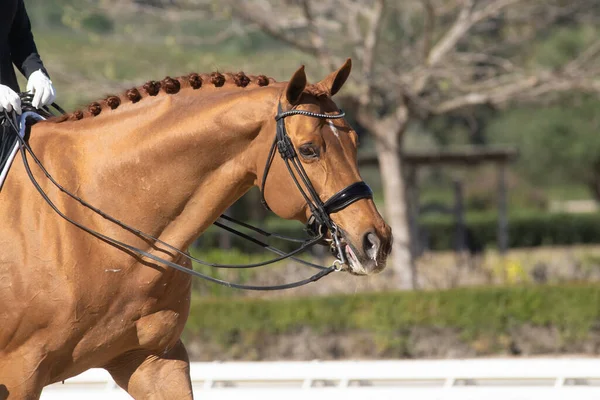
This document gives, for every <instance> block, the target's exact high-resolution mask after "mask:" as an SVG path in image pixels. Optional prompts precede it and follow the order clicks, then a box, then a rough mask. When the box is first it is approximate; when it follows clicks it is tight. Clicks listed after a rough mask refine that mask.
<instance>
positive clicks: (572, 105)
mask: <svg viewBox="0 0 600 400" xmlns="http://www.w3.org/2000/svg"><path fill="white" fill-rule="evenodd" d="M599 109H600V101H598V100H597V99H594V98H587V97H575V96H571V97H568V98H565V99H564V101H563V104H561V105H556V106H552V107H526V108H521V109H512V110H509V111H507V112H505V113H503V115H502V116H501V117H498V118H496V119H494V120H493V121H492V123H491V124H490V125H489V126H488V129H487V136H488V137H489V138H490V140H491V141H492V142H496V143H509V144H516V145H517V146H518V148H519V150H520V153H521V154H520V157H519V159H518V160H517V168H518V169H519V170H520V171H521V172H523V173H524V174H525V175H526V176H527V177H528V178H529V179H530V180H531V181H535V182H537V183H542V184H555V185H556V184H561V183H573V182H580V183H586V184H587V183H589V182H590V181H591V180H592V179H594V177H595V175H596V173H595V168H594V167H595V164H597V163H600V135H598V132H599V131H600V114H599V113H598V110H599Z"/></svg>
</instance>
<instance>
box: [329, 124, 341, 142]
mask: <svg viewBox="0 0 600 400" xmlns="http://www.w3.org/2000/svg"><path fill="white" fill-rule="evenodd" d="M327 123H328V124H329V127H330V128H331V130H332V131H333V134H334V135H335V137H336V138H338V139H339V138H340V134H339V132H338V130H337V128H336V127H335V125H334V124H333V121H332V120H329V121H327Z"/></svg>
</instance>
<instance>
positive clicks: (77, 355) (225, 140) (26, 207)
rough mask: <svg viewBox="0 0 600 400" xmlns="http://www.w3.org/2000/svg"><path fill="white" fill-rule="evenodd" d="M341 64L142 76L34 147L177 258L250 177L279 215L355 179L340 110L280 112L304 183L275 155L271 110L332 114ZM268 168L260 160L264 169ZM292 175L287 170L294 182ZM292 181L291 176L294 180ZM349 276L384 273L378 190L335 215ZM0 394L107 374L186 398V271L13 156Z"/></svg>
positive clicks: (64, 176)
mask: <svg viewBox="0 0 600 400" xmlns="http://www.w3.org/2000/svg"><path fill="white" fill-rule="evenodd" d="M350 68H351V64H350V60H348V61H347V62H346V63H345V64H344V65H343V66H342V67H341V68H340V69H338V70H337V71H335V72H333V73H331V74H330V75H329V76H327V77H326V78H325V79H323V80H322V81H320V82H318V83H316V84H307V80H306V75H305V72H304V68H300V69H298V71H296V73H294V75H293V76H292V78H291V79H290V81H289V82H281V83H278V82H275V81H274V80H273V79H270V78H267V77H265V76H263V75H261V76H246V75H245V74H243V73H238V74H220V73H212V74H190V75H188V76H184V77H179V78H176V79H174V78H168V77H167V78H165V79H164V80H162V81H160V82H155V81H150V82H147V83H146V84H145V85H143V86H142V87H138V88H133V89H130V90H128V91H127V92H125V93H124V94H122V95H120V96H109V97H108V98H106V99H104V100H102V101H98V102H94V103H92V104H90V106H89V107H87V108H86V109H85V110H80V111H76V112H74V113H71V114H67V115H65V116H63V117H57V118H52V119H49V120H47V121H43V122H40V123H37V124H35V125H34V126H33V127H32V128H31V132H30V138H29V144H30V146H31V148H32V149H33V151H34V152H35V154H36V155H37V156H38V158H39V159H40V161H41V162H42V164H43V165H44V166H45V167H46V168H47V170H48V171H50V172H51V173H52V175H53V176H54V178H55V179H56V180H57V181H58V182H60V183H61V184H62V185H63V186H64V187H66V188H68V189H69V190H70V191H71V192H73V193H74V194H76V195H77V196H79V197H81V198H83V199H87V200H88V201H90V202H91V203H93V205H94V206H95V207H98V208H99V209H101V210H102V211H104V212H106V213H107V214H109V215H112V216H114V217H116V218H118V219H120V220H121V221H123V222H125V223H127V224H129V225H131V226H134V227H136V228H138V229H140V230H141V231H144V232H147V233H148V234H150V235H152V236H154V237H157V238H159V239H161V240H162V241H164V242H167V243H170V244H171V245H173V246H175V247H176V248H178V249H181V250H182V251H185V250H186V249H187V248H188V246H189V245H190V244H191V243H192V242H193V241H194V240H195V239H196V238H197V237H198V236H199V235H200V234H201V233H202V232H203V231H204V230H205V229H206V228H207V227H208V226H209V225H211V224H212V223H213V222H214V221H215V220H216V219H217V218H218V217H219V215H220V214H221V213H222V212H223V211H224V210H226V209H227V208H228V207H229V206H230V205H231V204H233V203H234V202H235V201H236V200H237V199H238V198H239V197H240V196H242V195H243V194H244V193H245V192H247V191H248V190H249V189H250V188H251V187H252V186H254V185H257V186H260V187H263V185H262V181H263V176H264V175H265V173H267V175H266V179H265V180H264V187H263V195H264V197H265V200H266V203H267V204H268V205H269V207H270V208H271V209H272V210H273V212H275V213H276V214H277V215H279V216H280V217H283V218H286V219H296V220H300V221H303V222H306V221H307V220H308V219H309V218H311V216H313V213H314V210H311V207H309V206H308V205H307V199H306V198H305V197H304V196H303V195H302V193H301V191H300V190H299V189H302V190H303V191H305V192H306V191H311V190H312V191H313V192H314V193H315V195H316V196H318V197H319V201H321V202H322V203H326V202H327V200H328V199H330V198H331V197H332V196H334V195H336V194H337V193H338V192H340V191H343V190H345V188H348V187H353V184H356V183H357V182H361V178H360V175H359V172H358V168H357V160H356V151H357V135H356V133H355V132H354V131H353V130H352V128H351V127H350V126H349V125H348V124H347V123H346V122H345V120H344V119H343V118H337V119H326V118H311V117H309V116H307V115H303V114H300V113H296V114H293V113H292V114H291V115H289V116H287V117H286V118H285V122H284V128H285V130H286V131H287V135H288V137H289V139H290V140H291V145H292V147H293V149H295V151H296V152H297V157H298V161H299V163H300V164H301V166H302V169H303V170H304V171H305V174H306V178H307V179H308V182H309V186H311V188H309V187H307V184H306V182H305V181H303V180H299V183H297V182H296V181H295V180H294V179H293V176H292V175H293V174H297V173H298V172H297V171H292V170H288V168H287V167H286V164H285V162H284V161H285V160H284V159H283V158H282V157H278V156H276V157H273V159H272V162H271V163H268V162H267V159H268V157H269V150H270V148H271V146H272V144H273V140H274V137H275V135H276V130H277V124H278V122H277V121H276V120H275V118H274V117H275V116H276V115H278V114H280V111H281V112H284V113H285V112H286V111H291V110H297V111H303V112H306V113H307V114H310V113H312V114H315V115H317V114H319V115H322V114H331V115H334V114H337V113H338V107H337V106H336V105H335V103H334V102H333V101H332V96H333V95H334V94H336V93H337V92H338V91H339V90H340V88H341V87H342V85H343V84H344V82H345V81H346V79H347V77H348V75H349V74H350ZM269 165H270V167H268V170H267V167H266V166H269ZM32 173H33V177H34V178H35V179H36V180H37V181H38V182H39V183H40V189H41V190H43V191H45V192H46V193H47V195H48V197H49V198H50V199H51V200H52V202H53V203H54V204H55V205H56V207H57V208H58V209H60V210H61V211H62V212H63V213H64V214H65V215H67V216H68V217H69V218H71V219H72V220H75V221H78V222H79V223H81V224H83V225H85V226H86V227H89V228H91V229H94V230H95V231H98V232H102V234H104V235H107V236H109V237H111V238H115V239H118V240H120V241H122V242H125V243H128V244H130V245H132V246H136V247H137V248H140V249H144V250H145V251H146V252H148V253H150V254H155V255H159V256H161V257H162V258H165V259H167V260H169V261H170V262H173V263H178V264H181V265H185V266H187V267H188V268H189V267H191V265H190V263H189V261H187V260H186V259H185V258H184V257H182V256H181V255H180V254H179V253H176V252H174V251H172V249H169V248H166V247H165V246H162V245H161V244H160V243H157V242H152V241H150V240H148V239H147V238H146V237H143V236H140V235H139V234H136V233H135V232H133V231H131V230H127V229H123V228H122V227H121V226H119V225H116V224H114V223H111V221H109V220H107V219H105V218H103V217H102V216H101V215H98V214H97V213H95V212H93V211H92V210H90V209H88V208H86V207H83V206H82V205H81V204H80V203H78V202H77V201H75V200H73V198H71V197H69V196H66V195H65V194H64V193H62V192H61V191H60V190H59V189H57V188H56V187H55V186H54V185H52V184H51V182H49V181H48V180H47V179H46V178H45V176H44V175H43V172H42V171H41V170H40V168H38V167H36V166H35V165H34V166H32ZM290 174H292V175H290ZM296 178H298V177H297V176H296ZM330 211H331V215H330V222H331V223H332V224H334V225H335V227H336V231H337V232H338V233H339V236H340V237H341V241H342V243H341V244H340V248H341V249H342V251H343V254H344V255H345V256H346V257H347V259H348V270H349V272H351V273H354V274H357V275H368V274H372V273H376V272H379V271H381V270H382V269H383V268H384V267H385V261H386V258H387V256H388V253H389V252H390V249H391V231H390V228H389V227H388V226H387V225H386V224H385V222H384V221H383V219H382V218H381V216H380V214H379V213H378V211H377V209H376V208H375V205H374V203H373V201H372V199H370V198H368V197H365V198H360V199H359V200H356V199H355V201H353V202H351V204H345V205H344V207H339V208H336V209H335V210H330ZM0 221H2V223H1V224H0V306H1V308H0V399H5V398H10V399H37V398H39V396H40V393H41V391H42V389H43V387H44V386H46V385H49V384H51V383H54V382H59V381H61V380H64V379H67V378H69V377H72V376H74V375H77V374H79V373H81V372H83V371H85V370H87V369H89V368H105V369H106V370H108V371H109V372H110V374H111V375H112V376H113V378H114V379H115V381H116V382H117V383H118V384H119V385H120V386H121V387H123V388H124V389H125V390H126V391H127V392H128V393H129V394H131V395H132V396H133V397H134V398H136V399H158V398H161V399H189V398H192V389H191V384H190V378H189V361H188V357H187V353H186V350H185V348H184V346H183V344H182V342H181V340H180V335H181V332H182V330H183V327H184V325H185V322H186V320H187V317H188V313H189V307H190V296H191V278H190V277H189V275H186V274H184V273H182V272H181V271H177V270H175V269H172V268H169V267H166V266H164V265H161V264H160V263H157V262H155V261H153V260H152V259H149V258H148V257H143V256H140V255H138V254H135V253H132V252H129V251H127V250H124V249H123V248H121V247H119V246H116V245H114V243H112V242H108V241H106V240H102V239H101V238H99V237H97V236H94V235H90V234H87V233H86V232H85V231H83V230H82V229H80V228H79V227H77V226H75V225H73V224H71V223H69V222H67V221H66V220H65V219H62V218H60V217H59V216H58V215H57V214H56V213H55V212H54V211H53V210H52V208H51V207H49V205H48V203H46V202H45V201H44V200H43V198H42V196H40V193H38V191H37V190H36V189H35V187H34V185H33V184H32V183H31V182H30V180H29V178H28V176H27V171H26V169H25V167H24V163H23V162H22V161H21V159H20V158H17V159H16V161H15V162H14V164H13V165H12V167H11V170H10V173H9V175H8V177H7V179H6V181H5V183H4V187H3V188H2V191H1V192H0Z"/></svg>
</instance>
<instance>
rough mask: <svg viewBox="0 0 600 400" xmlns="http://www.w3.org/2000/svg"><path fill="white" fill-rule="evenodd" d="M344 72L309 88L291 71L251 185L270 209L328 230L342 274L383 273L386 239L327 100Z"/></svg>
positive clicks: (348, 135)
mask: <svg viewBox="0 0 600 400" xmlns="http://www.w3.org/2000/svg"><path fill="white" fill-rule="evenodd" d="M350 70H351V62H350V60H347V61H346V63H345V64H344V65H343V66H342V67H340V68H339V69H338V70H337V71H335V72H333V73H331V74H330V75H329V76H327V77H326V78H325V79H323V80H321V81H320V82H318V83H316V84H312V85H311V84H308V83H307V78H306V74H305V71H304V67H301V68H299V69H298V70H297V71H296V72H295V73H294V75H293V76H292V78H291V79H290V80H289V82H287V84H286V85H285V86H284V89H283V90H282V92H281V94H280V97H279V102H278V105H277V107H278V110H277V117H276V120H274V121H273V122H272V123H269V124H265V126H264V127H263V129H264V130H265V131H266V132H265V133H264V135H265V136H269V137H270V138H271V139H272V136H273V134H274V132H277V133H276V138H275V141H274V142H273V144H272V147H271V153H269V156H268V158H267V160H266V161H265V160H264V159H262V158H260V157H259V158H258V159H259V160H260V162H264V165H262V167H261V166H257V170H258V171H261V172H260V174H259V175H260V176H258V177H257V184H258V182H261V184H260V185H259V186H262V188H261V189H262V191H263V197H264V200H265V202H266V204H268V206H269V207H270V208H271V210H272V211H273V212H275V213H276V214H277V215H279V216H280V217H282V218H286V219H296V220H299V221H302V222H304V223H307V222H308V223H309V225H311V226H312V228H313V229H314V230H324V229H325V228H328V229H327V230H328V231H329V232H328V238H329V240H331V241H332V242H333V243H332V247H333V248H334V250H335V251H336V252H337V253H338V254H339V255H340V258H342V259H344V258H345V260H344V261H346V263H347V265H348V271H349V272H350V273H353V274H356V275H368V274H371V273H377V272H380V271H381V270H383V269H384V268H385V262H386V258H387V256H388V254H389V253H390V250H391V243H392V234H391V229H390V227H389V226H388V225H387V224H386V223H385V222H384V220H383V218H382V217H381V215H380V214H379V212H378V211H377V208H376V207H375V204H374V202H373V199H372V193H371V191H370V189H369V188H368V186H366V184H364V183H363V182H362V178H361V176H360V173H359V171H358V163H357V146H358V136H357V134H356V132H355V131H354V130H353V129H352V127H351V126H350V125H349V124H348V122H347V121H346V120H345V119H343V118H342V117H343V114H340V110H339V108H338V107H337V105H336V104H335V102H334V101H333V100H332V97H333V96H334V95H335V94H336V93H337V92H338V91H339V90H340V88H341V87H342V86H343V85H344V83H345V82H346V80H347V78H348V76H349V74H350ZM288 138H289V141H287V139H288ZM277 152H279V153H280V156H277V154H275V153H277ZM263 154H266V152H265V151H264V150H263ZM315 233H316V232H315ZM336 235H339V240H337V239H338V238H336Z"/></svg>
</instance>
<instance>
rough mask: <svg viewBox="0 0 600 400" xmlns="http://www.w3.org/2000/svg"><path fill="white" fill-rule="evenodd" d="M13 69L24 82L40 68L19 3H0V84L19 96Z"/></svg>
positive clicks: (14, 0)
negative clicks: (19, 73)
mask: <svg viewBox="0 0 600 400" xmlns="http://www.w3.org/2000/svg"><path fill="white" fill-rule="evenodd" d="M13 63H14V65H15V66H16V67H17V68H18V69H19V71H21V73H22V74H23V75H25V77H26V78H29V75H31V73H32V72H35V71H37V70H38V69H41V70H42V71H44V73H45V74H46V75H48V72H47V71H46V69H45V68H44V64H42V60H41V59H40V55H39V54H38V52H37V48H36V47H35V42H34V41H33V34H32V33H31V23H30V22H29V17H28V16H27V11H25V4H24V3H23V0H0V84H2V85H6V86H9V87H10V88H12V89H13V90H14V91H16V92H19V85H18V83H17V76H16V75H15V69H14V68H13Z"/></svg>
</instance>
